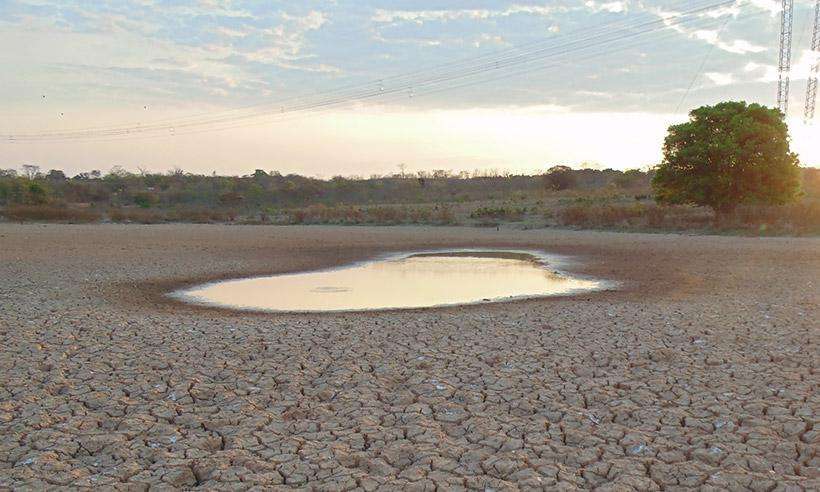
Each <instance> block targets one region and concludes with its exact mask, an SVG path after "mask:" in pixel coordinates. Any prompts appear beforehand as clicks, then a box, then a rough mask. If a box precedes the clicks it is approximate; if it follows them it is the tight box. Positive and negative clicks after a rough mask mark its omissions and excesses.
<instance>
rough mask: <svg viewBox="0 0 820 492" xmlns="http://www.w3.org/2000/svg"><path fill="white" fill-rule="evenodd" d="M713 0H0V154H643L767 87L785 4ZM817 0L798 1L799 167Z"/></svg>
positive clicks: (312, 158)
mask: <svg viewBox="0 0 820 492" xmlns="http://www.w3.org/2000/svg"><path fill="white" fill-rule="evenodd" d="M719 3H720V2H719V1H718V0H661V1H638V0H620V1H618V0H615V1H609V0H557V1H549V2H534V1H528V0H517V1H500V0H471V1H469V2H468V1H458V0H454V1H433V0H412V1H411V0H396V1H390V2H388V1H376V0H327V1H318V0H316V1H301V2H296V1H289V2H275V1H261V0H260V1H240V0H236V1H227V0H226V1H219V0H198V1H197V0H189V1H185V0H169V1H160V0H134V1H130V2H125V1H111V0H109V1H88V0H0V46H3V47H4V48H3V49H2V50H0V115H2V117H1V118H0V135H4V137H3V138H2V141H0V168H10V167H19V166H21V165H23V164H35V165H39V166H40V167H41V168H43V169H51V168H59V169H64V170H66V171H67V172H68V173H69V174H72V173H77V172H81V171H88V170H91V169H100V170H103V171H105V170H108V169H110V168H111V167H113V166H115V165H118V166H122V167H124V168H126V169H128V170H131V171H136V170H139V169H142V170H147V171H166V170H169V169H172V168H181V169H184V170H186V171H190V172H198V173H211V172H217V173H219V174H240V175H241V174H247V173H250V172H252V171H253V170H254V169H265V170H277V171H280V172H283V173H291V172H293V173H300V174H305V175H310V176H318V177H331V176H334V175H345V176H353V175H358V176H369V175H372V174H386V173H394V172H397V170H398V169H399V166H403V167H404V168H405V169H407V170H411V171H412V170H423V169H424V170H430V169H451V170H455V171H460V170H468V171H471V170H491V169H493V170H503V171H510V172H541V171H543V170H544V169H546V168H549V167H551V166H552V165H556V164H566V165H572V166H574V167H579V166H587V167H598V168H606V167H612V168H617V169H629V168H646V167H648V166H651V165H654V164H656V163H657V162H659V161H660V159H661V145H662V142H663V137H664V135H665V133H666V128H667V127H668V126H669V125H670V124H674V123H678V122H681V121H684V120H685V119H686V115H687V112H688V111H689V110H690V109H692V108H695V107H698V106H700V105H703V104H713V103H716V102H719V101H721V100H726V99H740V100H746V101H749V102H759V103H761V104H765V105H768V106H774V105H775V99H776V81H777V70H776V67H777V56H778V46H777V43H778V39H779V37H778V35H779V23H780V15H779V4H780V2H777V1H771V0H737V1H736V2H734V3H732V2H723V3H722V5H719V6H718V5H717V4H719ZM698 8H702V9H701V10H697V9H698ZM813 8H814V0H796V1H795V23H794V46H793V54H792V59H793V66H792V74H791V76H792V85H791V100H790V111H789V115H788V116H789V118H788V123H789V127H790V130H791V136H792V148H793V150H795V151H796V152H798V154H799V155H800V157H801V161H802V162H803V164H804V165H820V145H818V144H817V143H816V142H817V140H818V138H817V137H818V136H820V122H815V123H814V124H813V125H805V124H804V123H803V121H802V110H803V104H804V97H805V86H806V79H807V77H808V74H809V71H810V67H811V66H812V64H813V63H815V60H816V59H817V55H816V53H813V52H811V51H810V49H809V48H810V43H811V27H812V21H813V14H814V12H813ZM88 129H92V130H88ZM78 130H82V131H80V132H79V133H78ZM62 132H68V135H69V136H70V138H65V137H66V135H63V138H59V139H58V138H55V133H57V134H59V133H62ZM27 135H28V136H29V137H30V136H32V135H34V136H37V138H35V139H34V140H31V139H29V138H28V137H27ZM45 136H47V137H48V138H43V137H45Z"/></svg>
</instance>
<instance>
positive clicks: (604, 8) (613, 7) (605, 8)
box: [584, 0, 628, 14]
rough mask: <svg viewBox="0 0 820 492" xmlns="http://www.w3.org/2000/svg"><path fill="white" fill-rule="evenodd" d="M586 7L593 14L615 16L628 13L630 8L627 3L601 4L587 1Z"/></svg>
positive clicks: (590, 0) (593, 0) (592, 0)
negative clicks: (611, 14) (606, 13)
mask: <svg viewBox="0 0 820 492" xmlns="http://www.w3.org/2000/svg"><path fill="white" fill-rule="evenodd" d="M584 5H585V6H586V7H587V8H588V9H590V10H592V11H593V12H611V13H615V14H617V13H621V12H626V11H627V8H628V3H627V2H625V1H614V2H599V1H595V0H587V1H586V2H584Z"/></svg>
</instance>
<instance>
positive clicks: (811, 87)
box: [803, 0, 820, 123]
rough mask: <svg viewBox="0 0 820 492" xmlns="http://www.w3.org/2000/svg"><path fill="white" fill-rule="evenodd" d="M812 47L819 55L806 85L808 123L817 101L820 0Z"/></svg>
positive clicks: (818, 1) (819, 64) (819, 66)
mask: <svg viewBox="0 0 820 492" xmlns="http://www.w3.org/2000/svg"><path fill="white" fill-rule="evenodd" d="M811 49H812V51H813V52H814V54H815V55H816V56H817V57H818V58H817V60H815V62H814V66H813V67H812V68H811V73H810V74H809V81H808V83H807V85H806V109H805V111H804V112H803V118H805V120H806V123H808V122H810V121H811V120H812V119H814V104H815V102H816V101H817V72H818V70H820V0H817V3H815V5H814V32H813V33H812V35H811Z"/></svg>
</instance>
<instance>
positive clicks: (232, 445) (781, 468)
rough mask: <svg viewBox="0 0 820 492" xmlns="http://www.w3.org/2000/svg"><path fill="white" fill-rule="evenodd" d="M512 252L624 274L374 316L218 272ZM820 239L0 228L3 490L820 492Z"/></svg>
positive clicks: (238, 228) (294, 229)
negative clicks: (304, 302) (526, 296)
mask: <svg viewBox="0 0 820 492" xmlns="http://www.w3.org/2000/svg"><path fill="white" fill-rule="evenodd" d="M447 246H511V247H512V246H514V247H528V248H541V249H544V250H546V251H548V252H552V253H558V254H565V255H573V256H574V257H575V258H576V259H577V260H578V263H576V264H575V265H574V266H572V267H571V268H570V270H573V271H576V272H579V273H584V274H589V275H594V276H597V277H600V278H607V279H612V280H617V281H620V282H621V283H622V284H621V288H620V289H618V290H616V291H611V292H602V293H596V294H587V295H583V296H580V297H575V298H573V297H566V298H553V299H542V300H530V301H522V302H515V303H506V304H494V305H482V306H472V307H460V308H447V309H438V310H422V311H405V312H381V313H369V314H332V315H281V314H251V313H232V312H226V311H220V310H215V309H206V308H198V307H192V306H186V305H181V304H176V303H173V302H169V301H167V300H165V299H164V298H163V295H162V294H163V293H164V292H166V291H167V290H168V289H170V288H172V287H174V286H178V285H183V284H186V283H190V282H194V281H197V280H203V279H215V278H224V277H232V276H240V275H244V274H259V273H271V272H277V271H295V270H303V269H307V268H313V267H324V266H329V265H335V264H339V263H345V262H348V261H352V260H357V259H363V258H367V257H371V256H373V255H376V254H378V253H382V252H385V251H397V250H412V249H416V248H430V247H447ZM818 282H820V240H819V239H816V238H809V239H783V238H779V239H778V238H770V239H758V238H735V237H687V236H677V235H637V234H612V233H594V232H569V231H517V232H515V231H503V230H502V231H495V230H478V229H459V228H422V227H419V228H410V227H404V228H364V227H362V228H359V227H350V228H333V227H302V228H299V227H292V228H291V227H241V226H192V225H162V226H136V225H129V226H115V225H93V226H69V225H13V224H4V225H0V303H2V311H1V312H0V377H1V379H0V383H1V384H0V436H2V441H1V442H0V489H37V490H39V489H54V488H70V489H75V488H83V487H90V488H108V489H121V490H146V489H151V490H153V489H160V490H161V489H171V488H174V489H177V488H178V489H185V488H195V487H201V488H204V489H219V490H234V489H236V490H245V489H257V490H269V489H278V488H292V487H293V488H303V489H310V490H353V489H358V490H379V489H407V490H432V489H442V490H459V489H482V490H490V489H492V490H507V489H530V490H570V489H576V488H579V489H597V490H683V489H700V490H723V489H730V490H756V491H757V490H759V491H770V490H777V491H785V490H795V491H796V490H817V489H818V488H820V479H819V477H820V475H818V465H819V464H820V458H818V456H817V448H818V443H820V429H818V427H817V417H818V409H819V408H820V395H818V376H817V362H818V331H819V330H818V319H820V313H819V312H818Z"/></svg>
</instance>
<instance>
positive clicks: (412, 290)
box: [172, 250, 603, 312]
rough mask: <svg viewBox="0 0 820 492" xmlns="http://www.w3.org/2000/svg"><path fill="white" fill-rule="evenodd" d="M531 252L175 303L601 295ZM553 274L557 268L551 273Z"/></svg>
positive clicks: (330, 306)
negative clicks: (581, 293) (588, 293)
mask: <svg viewBox="0 0 820 492" xmlns="http://www.w3.org/2000/svg"><path fill="white" fill-rule="evenodd" d="M549 261H550V258H549V257H547V256H545V255H543V254H541V253H539V252H530V251H526V252H525V251H501V250H488V251H465V250H458V251H435V252H421V253H407V254H401V255H393V256H389V257H385V258H382V259H379V260H374V261H368V262H363V263H356V264H352V265H348V266H344V267H341V268H334V269H329V270H318V271H309V272H300V273H291V274H283V275H273V276H268V277H256V278H246V279H237V280H228V281H224V282H215V283H210V284H205V285H201V286H198V287H194V288H192V289H188V290H183V291H178V292H175V293H173V294H172V296H174V297H176V298H178V299H181V300H184V301H186V302H192V303H197V304H206V305H211V306H220V307H226V308H233V309H244V310H254V311H291V312H292V311H298V312H323V311H365V310H383V309H410V308H424V307H435V306H446V305H456V304H474V303H481V302H498V301H504V300H511V299H520V298H527V297H542V296H555V295H565V294H574V293H579V292H585V291H591V290H598V289H601V288H602V287H603V282H601V281H596V280H589V279H582V278H574V277H571V276H568V275H565V274H562V273H559V272H557V271H555V270H552V269H551V268H550V265H549ZM553 267H554V266H553Z"/></svg>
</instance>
